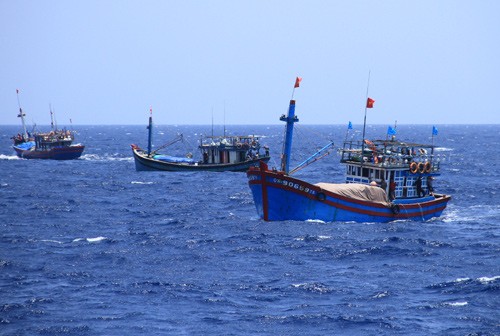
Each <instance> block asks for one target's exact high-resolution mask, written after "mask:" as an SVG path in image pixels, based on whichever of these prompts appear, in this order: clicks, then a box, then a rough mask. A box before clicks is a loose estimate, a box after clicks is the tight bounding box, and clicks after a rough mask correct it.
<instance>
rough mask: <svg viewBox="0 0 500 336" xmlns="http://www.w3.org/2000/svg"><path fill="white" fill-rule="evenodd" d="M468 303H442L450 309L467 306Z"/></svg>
mask: <svg viewBox="0 0 500 336" xmlns="http://www.w3.org/2000/svg"><path fill="white" fill-rule="evenodd" d="M468 304H469V303H468V302H467V301H459V302H446V303H444V305H445V306H451V307H463V306H467V305H468Z"/></svg>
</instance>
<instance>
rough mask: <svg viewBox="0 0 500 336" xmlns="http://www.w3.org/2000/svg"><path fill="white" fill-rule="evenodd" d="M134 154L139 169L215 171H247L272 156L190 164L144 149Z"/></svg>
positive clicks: (136, 150)
mask: <svg viewBox="0 0 500 336" xmlns="http://www.w3.org/2000/svg"><path fill="white" fill-rule="evenodd" d="M132 152H133V154H134V161H135V168H136V170H137V171H158V170H163V171H213V172H224V171H233V172H245V171H247V170H248V169H249V168H250V167H253V166H257V165H258V164H259V161H264V162H268V161H269V159H270V157H269V156H267V157H261V158H259V159H253V160H247V161H244V162H239V163H220V164H203V163H196V164H188V163H173V162H166V161H160V160H155V159H153V158H151V157H148V156H147V155H146V154H145V153H144V152H143V151H142V150H139V149H137V148H132Z"/></svg>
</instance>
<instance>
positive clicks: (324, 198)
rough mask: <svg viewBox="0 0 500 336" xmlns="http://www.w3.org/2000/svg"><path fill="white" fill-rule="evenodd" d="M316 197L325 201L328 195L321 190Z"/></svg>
mask: <svg viewBox="0 0 500 336" xmlns="http://www.w3.org/2000/svg"><path fill="white" fill-rule="evenodd" d="M316 197H317V198H318V201H324V200H326V195H325V194H324V193H322V192H319V193H317V194H316Z"/></svg>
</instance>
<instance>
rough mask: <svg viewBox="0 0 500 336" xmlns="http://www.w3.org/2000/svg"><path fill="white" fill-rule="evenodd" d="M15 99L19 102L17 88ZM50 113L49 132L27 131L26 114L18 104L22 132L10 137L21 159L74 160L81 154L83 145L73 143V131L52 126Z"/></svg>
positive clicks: (52, 121) (52, 120)
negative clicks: (50, 126)
mask: <svg viewBox="0 0 500 336" xmlns="http://www.w3.org/2000/svg"><path fill="white" fill-rule="evenodd" d="M17 100H18V104H19V90H17ZM50 115H51V125H52V130H51V131H50V132H46V133H41V132H32V133H28V131H27V130H26V123H25V120H24V117H25V116H26V115H25V114H24V112H23V110H22V108H21V105H20V104H19V114H18V117H19V118H21V122H22V126H23V133H22V134H21V133H18V134H17V135H16V136H13V137H12V140H13V142H14V145H13V148H14V150H15V152H16V155H17V156H18V157H20V158H23V159H50V160H74V159H78V158H79V157H80V156H81V155H82V153H83V150H84V149H85V146H83V145H81V144H73V141H74V139H75V136H74V132H72V131H70V130H67V129H57V126H55V127H54V119H53V113H52V110H51V111H50Z"/></svg>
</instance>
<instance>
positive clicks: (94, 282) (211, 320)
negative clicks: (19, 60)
mask: <svg viewBox="0 0 500 336" xmlns="http://www.w3.org/2000/svg"><path fill="white" fill-rule="evenodd" d="M437 127H438V129H439V134H438V135H437V136H435V137H434V139H432V138H431V133H432V125H427V126H422V125H419V126H415V125H398V128H397V132H398V138H399V139H401V140H413V141H416V142H431V141H434V144H436V145H438V146H439V148H438V149H437V151H436V154H438V155H439V158H440V160H441V167H442V175H441V176H440V177H439V178H437V179H436V181H435V182H434V187H435V189H436V192H439V193H446V194H451V195H452V197H453V198H452V200H451V202H450V203H449V206H448V208H447V209H446V210H445V211H444V213H443V216H442V217H441V218H438V219H433V220H430V221H427V222H418V221H397V222H392V223H388V224H387V223H385V224H382V223H363V224H360V223H354V222H334V223H325V222H320V221H306V222H296V221H283V222H264V221H262V220H260V219H259V218H258V217H257V214H256V210H255V207H254V204H253V200H252V196H251V194H250V190H249V187H248V184H247V180H246V175H245V174H244V173H230V172H228V173H209V172H202V173H192V172H185V173H184V172H181V173H174V172H136V170H135V166H134V162H133V159H132V153H131V150H130V144H132V143H136V144H138V145H140V146H142V147H145V146H146V142H147V133H146V132H147V130H146V127H145V125H140V126H77V127H74V128H75V129H76V130H77V131H78V135H77V142H81V143H83V144H85V145H86V148H85V152H84V155H83V156H82V158H81V159H79V160H74V161H60V162H58V161H43V160H38V161H36V160H34V161H30V160H21V159H17V158H16V157H15V155H14V152H13V150H12V148H11V142H10V139H9V138H10V136H12V135H14V134H17V133H18V132H19V131H20V128H19V127H17V126H0V135H1V138H0V171H1V175H0V200H1V202H0V334H1V335H237V336H239V335H500V201H499V200H500V198H499V196H500V195H499V192H500V173H499V171H500V155H499V154H498V152H497V150H498V149H499V148H500V136H499V134H500V125H474V126H467V125H437ZM40 128H42V129H43V127H40ZM214 129H215V130H214V131H215V133H217V134H220V133H221V132H223V128H222V126H216V127H215V128H214ZM359 129H360V127H359V125H355V133H354V136H355V137H360V132H359ZM386 130H387V125H379V126H372V127H368V129H367V134H368V137H369V138H385V134H386ZM226 132H227V133H228V134H238V135H248V134H259V135H262V136H263V138H262V140H261V143H262V144H267V145H269V146H270V147H271V155H272V156H273V159H272V160H271V162H270V164H271V165H275V166H277V165H278V163H279V157H280V152H281V147H282V137H283V127H282V125H274V126H226ZM153 133H154V143H155V144H156V145H157V146H159V145H161V144H163V143H166V142H167V141H168V140H170V139H171V138H173V137H174V136H175V135H176V134H177V133H183V134H184V138H185V139H186V142H185V143H176V144H175V145H174V146H173V147H172V148H171V149H170V150H169V151H168V152H169V153H172V154H176V155H185V154H186V153H187V152H193V153H194V152H195V151H196V145H197V141H198V139H199V137H200V135H201V134H210V133H211V126H177V127H176V126H161V125H160V126H155V128H154V132H153ZM295 135H296V136H297V137H296V139H297V140H296V141H295V143H294V153H295V154H297V155H296V156H295V157H294V158H293V162H294V163H295V164H297V163H299V162H300V161H302V160H305V159H306V158H307V156H308V155H310V154H313V152H314V151H315V150H317V149H319V148H321V147H322V146H323V145H325V144H326V143H327V142H328V141H329V140H333V141H334V142H335V144H336V145H337V146H340V145H341V143H342V141H343V140H344V139H345V137H346V127H345V126H339V125H334V126H326V125H322V126H310V125H300V124H299V125H298V127H297V129H296V132H295ZM347 136H348V137H349V138H350V137H351V136H352V134H351V135H347ZM292 166H294V164H292ZM343 173H344V169H343V167H341V165H340V164H339V155H338V153H337V152H335V151H334V152H332V153H331V154H330V155H329V156H327V157H325V158H324V159H323V160H321V161H318V162H316V163H314V164H313V165H311V166H309V167H307V168H305V169H303V170H301V171H299V172H298V173H297V174H296V177H298V178H301V179H305V180H307V181H310V182H341V181H343Z"/></svg>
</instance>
